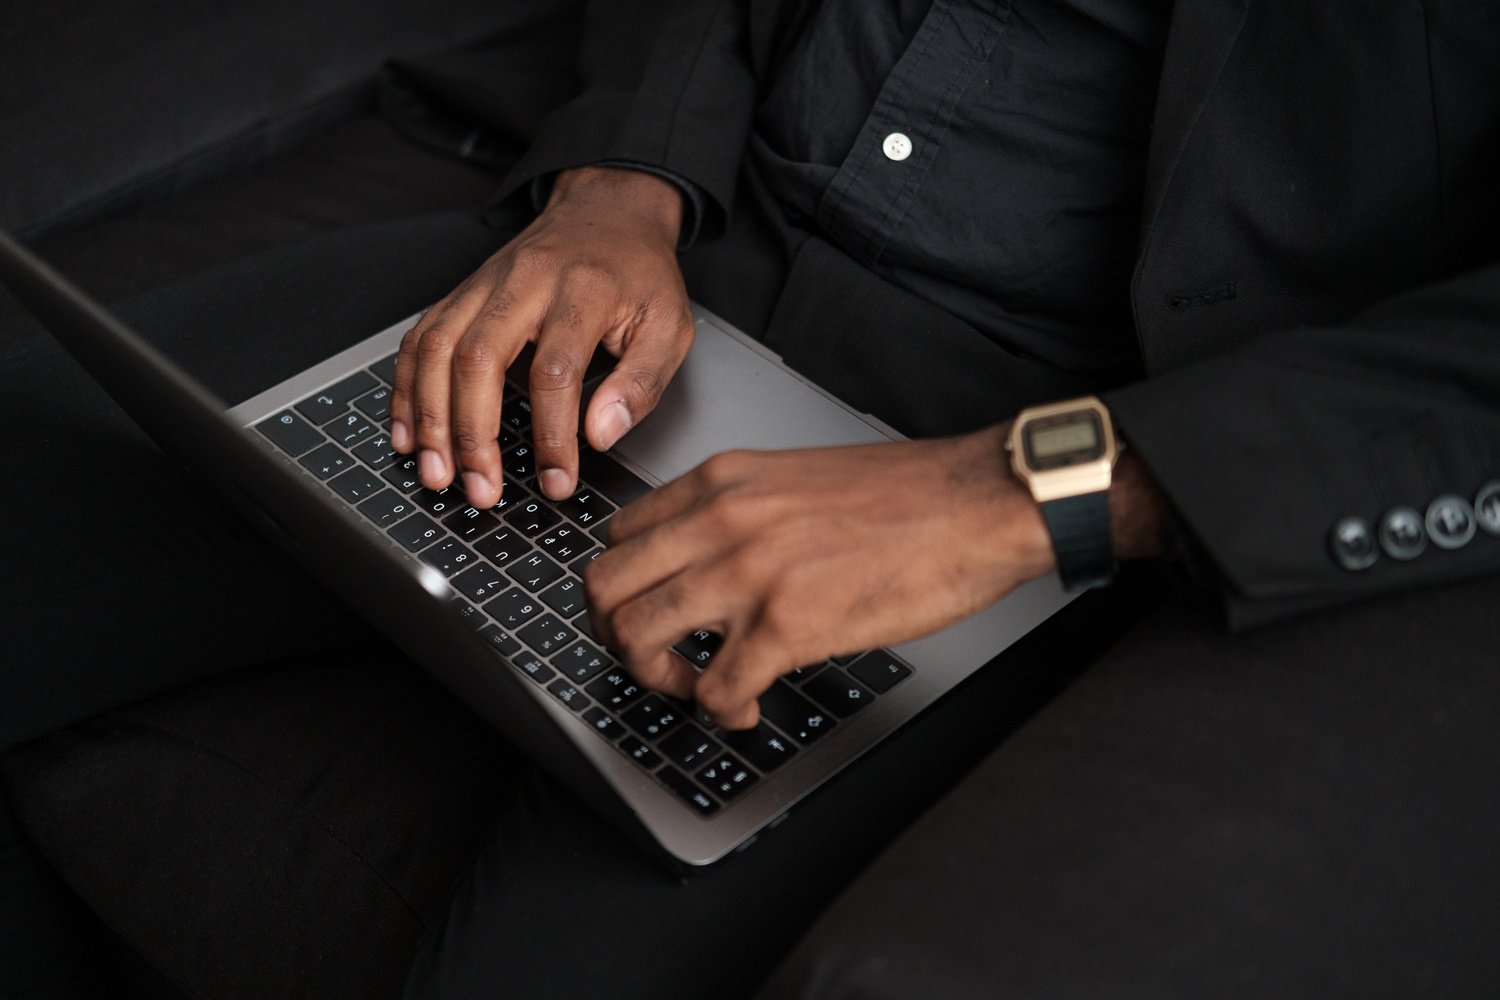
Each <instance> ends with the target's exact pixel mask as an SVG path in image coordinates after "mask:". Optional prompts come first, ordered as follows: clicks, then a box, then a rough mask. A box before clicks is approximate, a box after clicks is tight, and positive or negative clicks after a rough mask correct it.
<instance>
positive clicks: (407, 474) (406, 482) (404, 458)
mask: <svg viewBox="0 0 1500 1000" xmlns="http://www.w3.org/2000/svg"><path fill="white" fill-rule="evenodd" d="M380 476H381V478H382V479H384V480H385V481H386V482H388V483H390V484H391V485H392V486H394V487H396V489H398V490H400V491H401V492H402V493H410V492H411V491H412V490H415V489H416V488H417V487H419V486H421V485H422V480H421V478H420V477H419V476H418V475H417V456H415V455H397V456H396V458H395V459H394V461H393V464H392V465H390V466H389V467H388V468H386V469H385V470H384V471H383V472H381V473H380Z"/></svg>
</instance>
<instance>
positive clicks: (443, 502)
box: [412, 483, 469, 518]
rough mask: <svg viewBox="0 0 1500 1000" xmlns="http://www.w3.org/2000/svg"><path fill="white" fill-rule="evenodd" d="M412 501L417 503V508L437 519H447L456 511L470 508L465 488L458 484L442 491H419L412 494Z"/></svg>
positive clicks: (453, 484)
mask: <svg viewBox="0 0 1500 1000" xmlns="http://www.w3.org/2000/svg"><path fill="white" fill-rule="evenodd" d="M412 499H413V500H415V501H416V502H417V506H419V507H421V508H422V509H423V510H425V511H426V512H427V513H429V514H431V515H432V516H433V517H436V518H444V517H447V516H448V515H449V514H452V513H453V512H454V511H457V510H462V509H463V508H465V507H467V506H469V501H468V498H467V497H465V496H464V491H463V487H462V486H459V485H458V484H457V483H452V484H450V485H448V486H444V487H443V488H442V489H440V490H428V489H422V490H418V491H417V492H415V493H413V494H412Z"/></svg>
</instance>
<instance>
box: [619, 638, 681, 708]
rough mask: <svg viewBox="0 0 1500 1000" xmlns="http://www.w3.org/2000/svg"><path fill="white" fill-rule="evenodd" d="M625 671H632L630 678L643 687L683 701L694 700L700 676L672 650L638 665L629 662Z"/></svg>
mask: <svg viewBox="0 0 1500 1000" xmlns="http://www.w3.org/2000/svg"><path fill="white" fill-rule="evenodd" d="M625 669H626V670H628V671H630V676H632V677H634V678H635V679H636V680H638V681H640V682H641V686H642V687H645V688H649V689H650V690H652V691H660V692H661V693H662V694H669V695H671V696H672V697H673V698H681V699H682V700H683V701H692V700H693V685H694V684H695V683H696V682H697V680H698V675H697V673H696V672H695V671H694V670H693V668H692V667H691V666H689V665H688V661H686V660H684V659H683V658H682V657H680V656H678V655H677V654H676V653H674V652H672V651H671V650H670V649H668V650H664V651H662V652H661V653H658V654H656V655H655V656H653V657H651V658H649V659H647V660H643V661H640V662H638V663H630V662H627V663H626V664H625Z"/></svg>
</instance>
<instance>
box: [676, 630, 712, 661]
mask: <svg viewBox="0 0 1500 1000" xmlns="http://www.w3.org/2000/svg"><path fill="white" fill-rule="evenodd" d="M722 645H724V638H723V637H722V636H718V635H715V634H714V633H712V632H708V631H705V630H703V629H699V630H698V631H697V632H693V633H692V634H690V635H688V636H686V637H685V638H683V640H682V641H681V642H679V643H678V644H677V645H675V646H673V647H672V648H673V649H675V650H677V652H679V653H681V654H682V657H683V658H684V659H685V660H687V661H688V662H689V663H691V664H692V665H693V666H694V667H697V668H698V669H699V670H702V669H703V668H704V667H706V666H708V665H709V663H710V662H711V661H712V660H713V658H714V654H715V653H717V652H718V651H719V647H720V646H722Z"/></svg>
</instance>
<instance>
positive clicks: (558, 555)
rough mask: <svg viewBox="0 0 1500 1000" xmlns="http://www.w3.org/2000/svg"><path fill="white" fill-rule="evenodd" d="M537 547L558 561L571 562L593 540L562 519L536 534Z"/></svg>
mask: <svg viewBox="0 0 1500 1000" xmlns="http://www.w3.org/2000/svg"><path fill="white" fill-rule="evenodd" d="M536 544H537V548H539V549H541V550H542V551H543V552H545V553H547V554H548V555H549V556H551V557H552V558H553V559H556V560H557V561H558V562H562V563H565V562H571V561H573V560H574V559H576V558H578V557H579V556H581V555H583V553H584V552H586V551H587V550H589V549H590V548H592V547H593V545H594V540H593V539H592V538H590V537H589V536H588V535H586V534H584V533H583V532H582V531H580V530H578V528H576V527H574V526H573V525H571V524H569V523H568V522H567V521H562V522H560V523H558V524H555V525H553V526H552V527H551V528H548V529H547V530H546V531H544V532H542V533H541V534H540V535H538V536H537V539H536Z"/></svg>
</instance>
